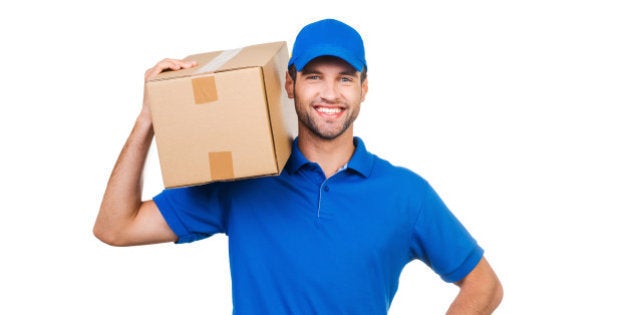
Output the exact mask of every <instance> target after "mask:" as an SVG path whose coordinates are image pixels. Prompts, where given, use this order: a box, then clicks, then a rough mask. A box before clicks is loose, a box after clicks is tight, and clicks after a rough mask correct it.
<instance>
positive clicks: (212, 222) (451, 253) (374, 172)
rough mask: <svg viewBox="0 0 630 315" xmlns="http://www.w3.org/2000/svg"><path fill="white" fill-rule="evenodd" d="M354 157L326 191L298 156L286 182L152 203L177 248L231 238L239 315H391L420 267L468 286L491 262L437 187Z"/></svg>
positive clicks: (170, 192)
mask: <svg viewBox="0 0 630 315" xmlns="http://www.w3.org/2000/svg"><path fill="white" fill-rule="evenodd" d="M296 142H297V140H296ZM355 145H356V151H355V153H354V155H353V157H352V159H351V160H350V161H349V162H348V165H347V167H346V168H345V169H343V170H341V171H340V172H338V173H337V174H335V175H333V176H331V177H330V178H329V179H326V178H325V176H324V174H323V172H322V170H321V169H320V167H319V166H318V165H317V164H314V163H310V162H309V161H307V160H306V158H305V157H304V156H303V155H302V153H301V152H300V151H299V150H298V148H297V146H296V145H295V144H294V147H293V153H292V155H291V157H290V159H289V161H288V162H287V165H286V166H285V169H284V170H283V172H282V173H281V175H279V176H275V177H265V178H257V179H248V180H241V181H235V182H221V183H212V184H208V185H203V186H196V187H188V188H176V189H167V190H164V191H163V192H162V193H161V194H159V195H157V196H156V197H155V198H154V200H155V202H156V203H157V205H158V207H159V209H160V211H161V212H162V214H163V215H164V218H165V219H166V221H167V222H168V224H169V225H170V227H171V228H172V229H173V231H174V232H175V233H176V234H177V235H178V236H179V240H178V242H179V243H185V242H192V241H196V240H199V239H203V238H205V237H208V236H211V235H213V234H215V233H226V234H227V235H228V240H229V252H230V265H231V273H232V292H233V293H232V295H233V304H234V314H386V313H387V310H388V308H389V306H390V304H391V302H392V299H393V298H394V294H395V293H396V290H397V288H398V279H399V276H400V273H401V272H402V269H403V267H404V266H405V265H406V264H407V263H409V262H410V261H412V260H414V259H420V260H422V261H424V262H425V263H426V264H427V265H428V266H430V267H431V268H432V269H433V270H434V271H435V272H436V273H437V274H439V275H440V276H441V277H442V278H443V279H444V280H445V281H448V282H453V281H458V280H460V279H461V278H463V277H464V276H465V275H467V274H468V273H469V272H470V271H471V270H472V269H473V268H474V267H475V266H476V265H477V263H478V262H479V260H480V259H481V257H482V255H483V250H482V249H481V248H480V247H479V246H478V245H477V243H476V241H475V240H474V239H473V238H472V237H471V235H470V234H469V233H468V232H467V231H466V229H465V228H464V226H463V225H462V224H460V222H459V221H458V220H457V219H456V218H455V216H454V215H453V214H452V213H451V212H450V211H449V210H448V209H447V207H446V206H445V205H444V203H443V202H442V201H441V200H440V198H439V197H438V195H437V194H436V193H435V191H434V190H433V189H432V188H431V186H430V185H429V184H428V183H427V182H426V181H425V180H424V179H422V178H421V177H420V176H418V175H416V174H414V173H413V172H411V171H409V170H407V169H404V168H400V167H395V166H392V165H391V164H390V163H388V162H386V161H384V160H382V159H380V158H378V157H377V156H375V155H373V154H371V153H369V152H368V151H366V148H365V146H364V144H363V142H362V141H361V140H360V139H359V138H355Z"/></svg>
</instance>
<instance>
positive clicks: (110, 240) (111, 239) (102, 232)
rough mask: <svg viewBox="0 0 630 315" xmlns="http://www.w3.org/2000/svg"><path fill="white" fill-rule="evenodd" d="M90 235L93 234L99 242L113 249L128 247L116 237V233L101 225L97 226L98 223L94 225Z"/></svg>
mask: <svg viewBox="0 0 630 315" xmlns="http://www.w3.org/2000/svg"><path fill="white" fill-rule="evenodd" d="M92 234H94V236H95V237H96V238H97V239H98V240H99V241H101V242H103V243H105V244H107V245H110V246H115V247H122V246H128V245H127V244H125V243H124V242H123V241H122V238H121V237H120V236H118V233H115V232H113V231H112V230H111V229H108V228H106V227H104V226H103V224H99V222H96V224H94V228H93V229H92Z"/></svg>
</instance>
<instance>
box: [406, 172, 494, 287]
mask: <svg viewBox="0 0 630 315" xmlns="http://www.w3.org/2000/svg"><path fill="white" fill-rule="evenodd" d="M423 196H424V197H423V198H422V199H421V200H420V211H419V214H418V218H417V220H416V223H415V225H414V227H413V236H412V245H411V247H412V248H411V251H412V255H413V256H414V258H417V259H420V260H421V261H423V262H424V263H425V264H427V265H428V266H429V267H430V268H431V269H433V271H434V272H436V273H437V274H438V275H440V277H441V278H442V279H443V280H444V281H447V282H456V281H459V280H461V279H462V278H464V277H465V276H466V275H468V273H470V272H471V271H472V270H473V269H474V268H475V266H476V265H477V264H478V263H479V261H480V260H481V258H482V257H483V249H482V248H481V247H480V246H479V245H478V244H477V241H476V240H475V239H474V238H473V237H472V236H471V235H470V233H469V232H468V231H467V230H466V228H465V227H464V225H463V224H462V223H461V222H460V221H459V220H458V219H457V218H456V217H455V215H453V213H452V212H451V211H450V210H449V209H448V208H447V206H446V205H445V204H444V202H443V201H442V199H441V198H440V197H439V196H438V195H437V193H436V192H435V190H434V189H433V188H432V187H431V186H430V185H429V184H428V183H427V184H426V189H424V192H423Z"/></svg>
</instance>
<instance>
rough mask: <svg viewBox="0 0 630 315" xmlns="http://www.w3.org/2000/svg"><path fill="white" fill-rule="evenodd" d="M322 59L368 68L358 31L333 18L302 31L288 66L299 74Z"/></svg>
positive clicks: (312, 24)
mask: <svg viewBox="0 0 630 315" xmlns="http://www.w3.org/2000/svg"><path fill="white" fill-rule="evenodd" d="M320 56H334V57H338V58H341V59H343V60H345V61H346V62H347V63H349V64H350V65H352V67H354V68H355V69H356V70H357V71H362V70H363V68H364V67H367V63H366V62H365V48H364V47H363V39H362V38H361V35H360V34H359V32H357V31H356V30H355V29H354V28H352V27H351V26H349V25H347V24H345V23H343V22H340V21H337V20H334V19H325V20H320V21H317V22H313V23H311V24H308V25H306V26H304V28H302V30H301V31H300V32H299V33H298V35H297V37H296V38H295V43H294V44H293V53H292V54H291V59H290V60H289V65H288V66H289V67H291V65H295V68H296V69H297V71H302V69H303V68H304V66H306V64H308V63H309V62H310V61H311V60H313V59H315V58H317V57H320Z"/></svg>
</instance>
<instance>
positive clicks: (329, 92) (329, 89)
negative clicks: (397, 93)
mask: <svg viewBox="0 0 630 315" xmlns="http://www.w3.org/2000/svg"><path fill="white" fill-rule="evenodd" d="M286 89H287V93H288V95H289V97H290V98H294V99H295V110H296V112H297V116H298V120H299V126H300V132H301V133H302V132H309V133H311V134H312V135H313V136H315V137H318V138H321V139H325V140H332V139H335V138H337V137H339V136H340V135H342V134H344V133H345V132H352V129H351V127H352V123H353V122H354V120H355V119H356V118H357V116H358V115H359V110H360V108H361V102H363V100H364V99H365V94H366V93H367V79H366V80H364V81H363V82H361V79H360V72H358V71H356V70H355V69H354V68H353V67H352V66H351V65H349V64H348V63H346V62H345V61H343V60H341V59H338V58H333V57H320V58H317V59H315V60H313V61H311V62H310V63H309V64H307V65H306V66H305V67H304V69H302V71H301V72H298V73H297V76H296V78H295V82H293V80H291V79H290V77H289V76H287V86H286Z"/></svg>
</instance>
